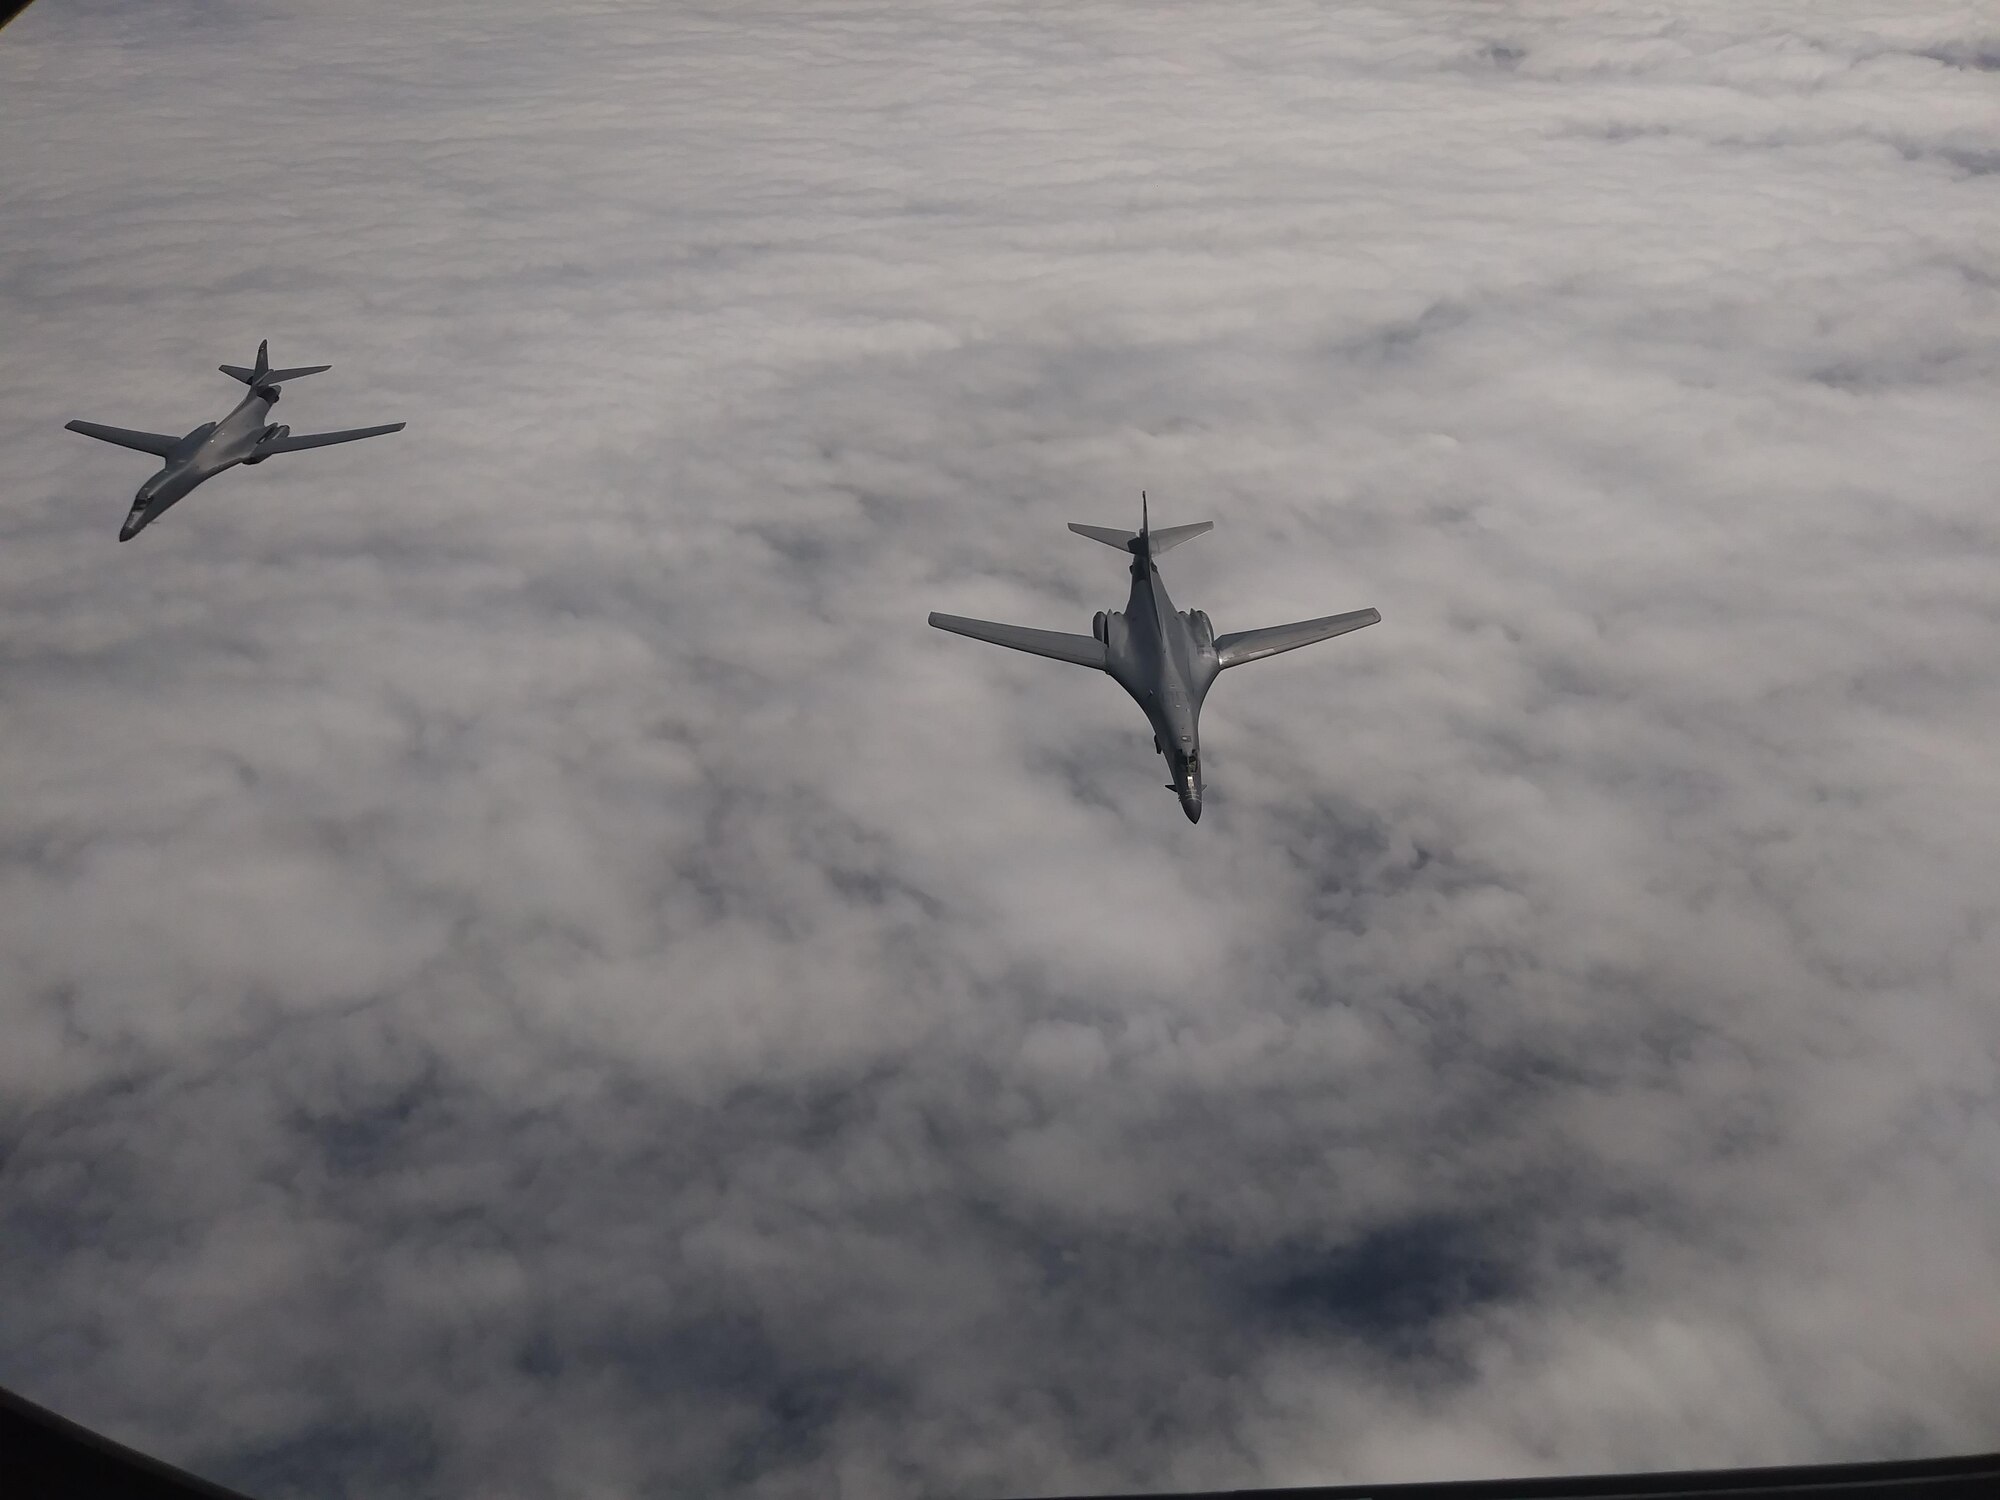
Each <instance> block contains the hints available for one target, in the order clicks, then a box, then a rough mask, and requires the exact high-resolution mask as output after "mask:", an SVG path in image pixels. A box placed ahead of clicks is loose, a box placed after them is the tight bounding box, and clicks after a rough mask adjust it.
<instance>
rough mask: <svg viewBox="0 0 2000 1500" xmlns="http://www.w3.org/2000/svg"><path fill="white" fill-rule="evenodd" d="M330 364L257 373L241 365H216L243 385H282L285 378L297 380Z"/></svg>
mask: <svg viewBox="0 0 2000 1500" xmlns="http://www.w3.org/2000/svg"><path fill="white" fill-rule="evenodd" d="M332 368H333V366H332V365H300V366H299V367H298V368H297V369H296V370H266V371H265V372H264V373H263V374H261V375H259V374H258V373H257V372H256V371H255V370H246V369H244V368H243V366H241V365H217V366H216V369H218V370H220V371H222V373H223V374H225V375H227V376H228V377H229V378H230V379H232V380H240V381H242V382H243V383H244V384H245V385H282V384H284V383H285V382H286V381H287V380H297V379H298V378H299V377H300V376H301V375H317V374H319V372H320V371H322V370H331V369H332Z"/></svg>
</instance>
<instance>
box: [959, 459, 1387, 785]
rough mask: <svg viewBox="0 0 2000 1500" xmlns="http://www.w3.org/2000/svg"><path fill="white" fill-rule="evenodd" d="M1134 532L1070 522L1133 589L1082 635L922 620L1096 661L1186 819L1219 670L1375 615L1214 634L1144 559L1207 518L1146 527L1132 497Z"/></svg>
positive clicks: (1204, 525) (1200, 528) (1001, 642)
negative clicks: (1178, 605) (1130, 702)
mask: <svg viewBox="0 0 2000 1500" xmlns="http://www.w3.org/2000/svg"><path fill="white" fill-rule="evenodd" d="M1139 503H1140V511H1139V530H1138V531H1137V532H1136V533H1134V532H1130V531H1118V530H1115V529H1113V528H1111V527H1108V526H1081V525H1078V524H1077V523H1076V522H1074V521H1072V522H1070V527H1069V529H1070V530H1071V531H1074V532H1075V533H1076V534H1077V535H1078V536H1087V537H1089V538H1090V539H1091V540H1092V541H1097V542H1102V543H1104V544H1105V546H1107V547H1117V548H1120V549H1122V550H1124V551H1126V552H1129V553H1131V554H1132V596H1131V598H1129V599H1127V600H1126V601H1125V612H1124V613H1123V614H1117V613H1110V614H1107V613H1105V612H1104V611H1102V610H1100V611H1098V614H1097V617H1096V619H1094V620H1093V621H1092V622H1091V626H1090V634H1089V635H1066V634H1064V633H1063V632H1062V631H1059V630H1031V629H1029V628H1028V627H1027V626H1024V625H996V624H994V623H993V622H992V621H990V620H967V619H964V618H962V617H960V616H958V615H941V614H936V613H933V614H932V615H931V624H933V625H935V626H936V627H937V628H938V629H940V630H950V631H954V632H956V633H957V634H959V635H969V636H971V637H972V638H973V639H974V640H976V641H990V642H992V643H993V644H994V645H996V646H1007V647H1011V648H1012V649H1013V650H1015V651H1029V652H1033V653H1034V654H1035V655H1036V656H1047V657H1051V658H1053V659H1054V660H1056V661H1067V662H1074V663H1075V664H1076V665H1077V666H1080V667H1096V668H1097V669H1098V670H1099V671H1101V672H1108V673H1110V674H1111V677H1112V678H1113V680H1115V681H1116V682H1117V684H1118V685H1119V686H1120V687H1122V688H1124V689H1125V691H1126V692H1128V693H1130V694H1131V695H1132V697H1133V699H1134V700H1135V701H1136V702H1137V703H1138V705H1139V707H1140V708H1142V709H1144V710H1145V713H1146V718H1147V719H1148V721H1150V722H1151V724H1152V726H1153V748H1154V749H1155V750H1157V751H1159V752H1160V754H1161V755H1163V756H1165V757H1166V761H1167V768H1168V772H1169V774H1170V775H1172V777H1173V780H1171V781H1169V782H1168V783H1167V790H1168V791H1170V792H1174V793H1176V794H1178V796H1179V797H1180V800H1181V810H1182V811H1183V812H1185V813H1186V814H1187V816H1188V821H1189V822H1190V823H1199V822H1200V821H1201V742H1200V735H1199V724H1198V721H1199V720H1200V717H1201V703H1202V699H1204V698H1206V697H1207V696H1208V690H1209V688H1210V687H1211V686H1212V685H1213V684H1214V682H1215V679H1216V677H1217V675H1218V674H1220V673H1221V672H1223V671H1224V670H1225V669H1227V668H1229V667H1238V666H1241V665H1243V663H1245V662H1249V661H1262V660H1263V659H1264V658H1265V657H1267V656H1276V655H1277V654H1278V653H1279V652H1280V651H1292V650H1296V649H1297V648H1298V647H1300V646H1310V645H1311V644H1312V643H1313V642H1314V641H1324V640H1329V639H1331V638H1332V637H1334V636H1336V635H1345V634H1347V632H1348V631H1350V630H1359V629H1361V627H1362V626H1364V625H1373V624H1375V623H1377V622H1378V621H1379V620H1380V619H1381V618H1382V616H1381V614H1380V612H1379V611H1376V610H1373V609H1357V610H1352V611H1350V612H1349V613H1347V614H1344V615H1327V616H1325V617H1324V618H1322V619H1318V620H1300V621H1298V622H1297V623H1296V624H1292V625H1272V626H1268V627H1266V628H1265V629H1263V630H1239V631H1235V632H1233V633H1231V634H1229V635H1224V636H1218V635H1217V634H1216V633H1215V628H1214V627H1213V626H1212V625H1210V624H1209V622H1208V616H1207V615H1205V614H1203V613H1202V612H1201V611H1200V610H1198V609H1189V610H1181V611H1176V610H1175V609H1174V602H1173V600H1171V599H1169V598H1168V597H1167V587H1166V585H1165V584H1164V583H1163V582H1161V580H1160V571H1159V569H1158V568H1156V567H1154V566H1153V559H1154V558H1156V557H1158V556H1159V555H1160V554H1161V553H1162V552H1165V551H1166V550H1167V549H1168V548H1170V547H1177V546H1179V545H1180V544H1181V543H1182V542H1184V541H1186V540H1187V539H1188V538H1189V537H1195V536H1200V535H1201V534H1202V533H1203V532H1204V531H1208V530H1211V529H1212V528H1213V527H1214V525H1215V523H1214V522H1213V521H1197V522H1195V523H1194V524H1193V525H1191V526H1170V527H1168V528H1167V529H1166V530H1164V531H1154V530H1153V529H1152V525H1151V521H1150V519H1149V518H1148V516H1147V513H1146V508H1145V495H1144V494H1143V493H1142V494H1141V495H1140V497H1139Z"/></svg>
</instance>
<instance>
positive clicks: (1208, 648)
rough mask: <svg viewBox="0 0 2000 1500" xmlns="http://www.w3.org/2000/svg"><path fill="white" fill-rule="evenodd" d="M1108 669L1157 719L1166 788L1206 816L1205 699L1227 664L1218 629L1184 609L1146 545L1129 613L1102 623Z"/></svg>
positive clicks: (1139, 554)
mask: <svg viewBox="0 0 2000 1500" xmlns="http://www.w3.org/2000/svg"><path fill="white" fill-rule="evenodd" d="M1099 630H1100V632H1101V633H1100V634H1099V636H1098V638H1099V639H1100V640H1102V641H1103V642H1104V647H1105V657H1106V660H1105V667H1104V669H1105V671H1107V672H1108V673H1110V674H1111V676H1112V678H1113V679H1114V680H1115V681H1116V682H1117V683H1118V685H1119V686H1120V687H1122V688H1124V689H1125V691H1126V692H1128V693H1130V694H1131V695H1132V699H1133V701H1134V702H1135V703H1137V704H1138V705H1139V707H1140V708H1141V709H1142V710H1144V712H1145V715H1146V719H1147V721H1148V722H1149V723H1151V724H1152V726H1153V744H1154V746H1155V748H1157V749H1158V750H1159V752H1160V754H1161V755H1163V756H1165V757H1166V761H1167V769H1168V774H1169V775H1170V776H1172V778H1173V779H1172V780H1171V781H1170V782H1169V783H1168V787H1169V789H1170V790H1172V791H1173V792H1174V793H1175V795H1177V796H1178V797H1179V798H1180V801H1181V810H1182V811H1183V812H1185V813H1186V814H1187V816H1188V821H1189V822H1191V823H1194V822H1199V821H1200V820H1201V730H1200V720H1201V704H1202V700H1203V699H1204V698H1206V697H1207V696H1208V690H1209V688H1210V686H1211V685H1212V684H1213V683H1214V682H1215V676H1216V673H1217V672H1219V671H1221V669H1222V668H1221V663H1220V662H1219V661H1218V660H1217V658H1216V654H1215V632H1214V630H1213V629H1212V628H1211V627H1210V625H1209V623H1208V616H1206V615H1204V614H1203V613H1202V612H1201V611H1200V610H1190V611H1188V612H1187V613H1185V614H1183V613H1179V612H1177V611H1176V610H1175V609H1174V601H1173V600H1172V599H1170V598H1169V597H1167V588H1166V584H1165V583H1164V582H1162V581H1161V578H1160V572H1159V569H1158V568H1156V567H1154V566H1153V560H1152V558H1151V557H1150V556H1149V555H1147V554H1146V553H1145V552H1143V551H1135V552H1134V553H1133V554H1132V593H1131V596H1130V597H1129V598H1128V599H1127V600H1126V601H1125V611H1124V613H1123V614H1107V615H1105V616H1104V617H1103V622H1102V624H1101V626H1100V627H1099Z"/></svg>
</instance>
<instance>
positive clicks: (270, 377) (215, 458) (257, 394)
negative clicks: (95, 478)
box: [66, 339, 404, 542]
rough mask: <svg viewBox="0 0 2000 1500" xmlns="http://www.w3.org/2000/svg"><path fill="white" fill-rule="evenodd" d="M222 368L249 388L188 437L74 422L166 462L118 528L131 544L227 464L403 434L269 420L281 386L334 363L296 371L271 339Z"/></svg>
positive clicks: (72, 426)
mask: <svg viewBox="0 0 2000 1500" xmlns="http://www.w3.org/2000/svg"><path fill="white" fill-rule="evenodd" d="M219 368H220V369H221V371H222V373H223V374H225V375H228V376H230V377H232V378H233V379H236V380H240V381H242V382H243V383H244V384H245V385H247V386H249V387H250V394H249V395H247V396H245V397H244V398H243V399H242V400H241V401H240V402H238V403H237V405H236V409H235V410H234V411H232V412H231V413H230V414H229V415H228V416H226V417H224V418H223V419H222V420H221V421H220V422H204V423H202V424H201V426H199V427H197V428H195V430H194V431H193V432H190V433H188V434H187V435H186V436H185V437H174V436H173V435H172V434H170V433H164V432H133V431H131V430H129V429H127V428H124V427H105V426H103V425H101V424H100V423H97V422H70V423H67V424H66V425H67V427H68V428H69V430H70V431H71V432H80V433H82V434H83V435H84V436H85V437H94V438H97V439H99V440H101V441H103V442H106V443H116V444H117V445H118V446H119V447H121V448H134V449H137V450H138V451H139V452H141V453H150V454H152V455H153V456H154V457H156V458H163V459H165V460H166V467H165V468H163V469H161V470H160V472H159V473H157V474H155V475H154V476H153V477H152V478H151V479H148V480H147V481H146V482H145V483H144V484H142V485H140V486H139V493H138V494H137V495H135V496H133V498H132V512H131V514H130V515H128V516H126V517H125V524H124V526H123V527H121V528H120V529H119V532H118V540H119V541H121V542H128V541H130V540H131V539H132V538H133V537H135V536H137V535H138V534H139V533H140V532H142V531H144V530H145V529H146V528H147V527H148V526H150V525H151V524H152V523H153V522H155V521H157V520H158V519H159V518H160V517H161V515H163V514H164V513H165V512H166V510H167V509H168V507H170V506H172V505H173V504H174V503H175V502H176V501H178V500H180V499H181V498H182V497H184V496H185V495H186V494H187V493H188V492H189V491H190V490H192V489H193V488H194V487H195V486H196V485H198V484H200V483H201V482H202V481H203V480H207V479H213V478H214V477H215V476H216V475H218V474H220V473H221V472H222V471H223V470H224V469H233V468H235V467H236V466H237V465H238V464H261V463H262V462H263V461H264V460H265V459H267V458H270V457H271V456H272V455H273V454H278V453H296V452H297V451H298V450H299V449H301V448H324V447H326V446H327V445H328V444H329V443H351V442H354V441H355V440H356V439H357V438H367V437H380V436H381V435H382V434H383V433H385V432H401V431H402V430H403V427H404V424H403V423H401V422H391V423H389V424H388V425H387V426H385V427H357V428H353V429H350V430H349V431H346V432H313V433H307V434H304V435H302V436H300V437H293V436H292V429H291V428H289V427H287V426H285V425H284V424H283V423H282V422H272V421H270V420H269V417H270V415H271V407H272V405H273V404H274V403H275V402H276V401H277V399H278V387H279V386H280V385H281V384H283V383H284V382H285V381H287V380H297V379H298V378H299V377H300V376H301V375H317V374H318V373H319V372H320V371H321V370H331V369H332V368H333V366H332V365H305V366H302V367H300V368H299V369H296V370H274V369H272V368H271V343H270V340H268V339H266V340H265V341H264V342H263V343H261V344H259V345H258V346H257V363H256V364H255V365H253V366H252V367H251V368H249V369H247V370H246V369H244V368H243V366H241V365H222V366H220V367H219Z"/></svg>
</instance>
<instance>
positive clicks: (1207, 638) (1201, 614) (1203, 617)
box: [1188, 609, 1215, 646]
mask: <svg viewBox="0 0 2000 1500" xmlns="http://www.w3.org/2000/svg"><path fill="white" fill-rule="evenodd" d="M1188 628H1189V629H1190V630H1192V631H1193V632H1194V639H1195V644H1196V645H1198V646H1213V645H1214V644H1215V627H1214V626H1213V625H1211V624H1209V622H1208V612H1207V611H1206V610H1200V609H1191V610H1189V611H1188Z"/></svg>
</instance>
